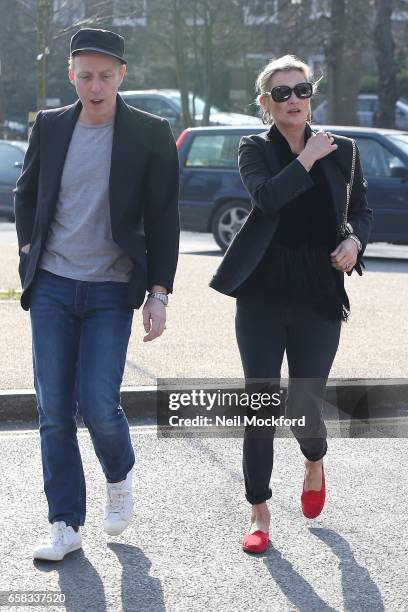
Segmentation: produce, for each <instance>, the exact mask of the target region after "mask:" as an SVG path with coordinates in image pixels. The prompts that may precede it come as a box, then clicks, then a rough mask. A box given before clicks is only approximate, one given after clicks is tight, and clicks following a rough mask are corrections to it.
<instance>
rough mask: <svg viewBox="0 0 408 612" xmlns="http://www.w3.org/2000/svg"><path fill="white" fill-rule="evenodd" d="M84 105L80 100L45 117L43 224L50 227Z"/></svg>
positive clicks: (42, 152)
mask: <svg viewBox="0 0 408 612" xmlns="http://www.w3.org/2000/svg"><path fill="white" fill-rule="evenodd" d="M81 109H82V104H81V102H80V101H79V100H78V101H77V102H76V103H75V104H72V105H71V106H69V107H67V108H65V109H64V110H63V111H61V113H60V114H57V115H44V117H45V121H46V122H47V125H46V126H45V129H46V145H45V146H44V147H43V149H42V150H41V154H42V156H43V160H44V161H43V163H42V167H43V169H44V175H43V180H44V181H45V182H46V188H45V189H44V194H45V198H44V201H43V209H42V215H43V222H44V224H45V226H46V227H47V226H48V223H49V222H50V220H51V218H52V215H53V214H54V210H55V206H56V203H57V200H58V193H59V189H60V185H61V176H62V171H63V169H64V163H65V158H66V155H67V151H68V147H69V143H70V141H71V137H72V132H73V131H74V127H75V124H76V122H77V119H78V117H79V113H80V112H81Z"/></svg>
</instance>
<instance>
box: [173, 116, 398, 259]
mask: <svg viewBox="0 0 408 612" xmlns="http://www.w3.org/2000/svg"><path fill="white" fill-rule="evenodd" d="M313 127H315V128H320V127H323V128H324V129H327V130H329V131H331V132H332V133H333V134H339V135H344V136H348V137H351V138H355V139H356V142H357V145H358V147H359V151H360V156H361V163H362V167H363V172H364V176H365V177H366V179H367V182H368V191H367V197H368V202H369V206H370V207H371V208H373V210H374V226H373V232H372V235H371V241H372V242H391V243H395V244H408V132H402V131H398V130H385V129H379V128H364V127H345V126H325V125H324V126H320V125H318V126H315V125H314V126H313ZM264 130H265V126H263V127H262V128H258V129H254V127H253V126H245V127H240V128H238V127H202V128H189V129H187V130H184V131H183V132H182V134H181V135H180V137H179V138H178V140H177V147H178V151H179V157H180V219H181V226H182V229H184V230H192V231H198V232H212V233H213V235H214V238H215V240H216V242H217V244H218V245H219V246H220V247H221V249H222V250H223V251H225V249H226V248H227V247H228V245H229V243H230V242H231V240H232V238H233V237H234V236H235V234H236V232H237V231H238V230H239V229H240V227H241V226H242V224H243V223H244V221H245V219H246V217H247V215H248V212H249V210H250V206H251V205H250V198H249V196H248V194H247V192H246V190H245V188H244V186H243V184H242V181H241V178H240V175H239V172H238V167H237V151H238V144H239V141H240V139H241V137H242V136H243V135H245V134H254V133H259V132H262V131H264Z"/></svg>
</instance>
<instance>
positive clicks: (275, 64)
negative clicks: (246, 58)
mask: <svg viewBox="0 0 408 612" xmlns="http://www.w3.org/2000/svg"><path fill="white" fill-rule="evenodd" d="M290 70H299V71H300V72H302V73H303V74H304V77H305V79H306V81H309V79H310V75H311V70H310V68H309V66H308V65H307V64H306V62H304V61H303V60H301V59H299V58H298V57H296V55H282V57H278V58H277V59H275V60H272V61H270V62H269V64H267V65H266V66H265V67H264V68H263V69H262V71H261V72H260V73H259V74H258V76H257V79H256V81H255V90H256V91H257V93H258V95H257V96H256V98H255V104H256V105H257V106H258V107H259V108H261V109H262V110H264V109H263V106H262V104H261V103H260V101H259V100H260V97H261V96H262V95H265V94H267V93H270V91H271V86H272V78H273V77H274V76H275V74H276V73H277V72H289V71H290ZM322 78H323V75H322V76H321V77H320V78H319V79H317V80H316V81H315V82H313V83H312V85H313V93H314V94H315V93H316V92H317V88H318V84H319V82H320V81H321V80H322ZM308 119H309V120H310V112H309V117H308ZM269 123H273V119H272V120H271V121H269Z"/></svg>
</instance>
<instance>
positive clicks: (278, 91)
mask: <svg viewBox="0 0 408 612" xmlns="http://www.w3.org/2000/svg"><path fill="white" fill-rule="evenodd" d="M292 91H294V92H295V95H296V96H297V97H298V98H300V99H305V98H310V97H311V95H312V93H313V85H312V84H311V83H306V82H305V83H298V84H297V85H295V86H294V87H289V85H277V86H276V87H273V88H272V89H271V96H272V100H274V101H275V102H286V100H289V98H290V96H291V95H292Z"/></svg>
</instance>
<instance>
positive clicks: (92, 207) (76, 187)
mask: <svg viewBox="0 0 408 612" xmlns="http://www.w3.org/2000/svg"><path fill="white" fill-rule="evenodd" d="M112 138H113V121H110V122H109V123H104V124H98V125H95V124H92V125H90V124H87V123H81V122H80V121H77V123H76V126H75V129H74V131H73V134H72V138H71V142H70V145H69V148H68V152H67V156H66V159H65V164H64V169H63V172H62V178H61V186H60V191H59V196H58V202H57V205H56V210H55V214H54V217H53V220H52V222H51V226H50V231H49V234H48V238H47V242H46V245H45V250H44V254H43V256H42V258H41V262H40V268H43V269H44V270H48V271H49V272H53V273H54V274H58V275H59V276H66V277H68V278H73V279H76V280H84V281H117V282H128V281H129V280H130V276H131V272H132V268H133V263H132V261H131V259H130V258H129V257H128V256H127V255H126V254H125V253H124V251H123V250H122V249H121V248H120V247H119V246H118V245H117V244H116V243H115V242H114V241H113V239H112V231H111V223H110V208H109V173H110V165H111V154H112Z"/></svg>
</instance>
